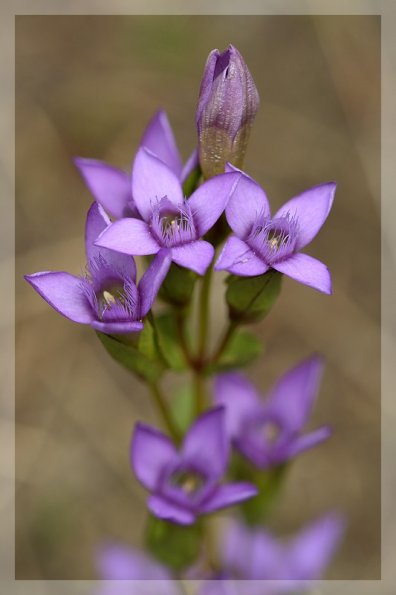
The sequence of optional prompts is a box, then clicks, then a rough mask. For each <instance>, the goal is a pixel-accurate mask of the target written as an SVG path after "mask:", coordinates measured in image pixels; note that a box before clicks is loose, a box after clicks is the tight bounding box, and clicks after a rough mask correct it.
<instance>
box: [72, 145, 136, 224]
mask: <svg viewBox="0 0 396 595" xmlns="http://www.w3.org/2000/svg"><path fill="white" fill-rule="evenodd" d="M74 163H75V165H76V167H77V168H78V170H79V172H80V174H81V175H82V177H83V178H84V181H85V183H86V185H87V186H88V188H89V190H90V192H91V194H92V196H93V197H94V198H95V200H97V201H98V203H99V204H101V205H102V207H103V208H104V209H105V210H106V211H107V212H108V213H109V214H110V215H111V216H112V217H115V218H116V219H121V218H122V217H127V216H129V217H130V216H133V214H134V213H133V211H135V213H136V209H134V207H133V201H132V190H131V179H130V177H129V175H128V174H127V173H125V172H124V171H122V170H121V169H118V168H116V167H112V166H111V165H108V164H107V163H104V162H103V161H97V160H95V159H84V158H82V157H77V158H76V159H74Z"/></svg>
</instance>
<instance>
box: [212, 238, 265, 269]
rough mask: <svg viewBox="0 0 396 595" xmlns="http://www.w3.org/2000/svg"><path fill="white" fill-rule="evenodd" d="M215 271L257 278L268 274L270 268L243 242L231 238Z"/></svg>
mask: <svg viewBox="0 0 396 595" xmlns="http://www.w3.org/2000/svg"><path fill="white" fill-rule="evenodd" d="M214 268H215V271H223V270H226V271H228V272H229V273H233V274H234V275H240V276H242V277H255V276H256V275H262V274H264V273H266V272H267V271H268V269H269V266H268V265H267V264H265V262H263V261H262V260H261V258H259V257H258V256H256V255H255V253H254V252H253V251H252V250H251V249H250V248H249V246H248V245H247V244H246V242H244V241H243V240H240V239H239V238H237V237H236V236H231V237H230V238H228V240H227V241H226V243H225V245H224V248H223V250H222V251H221V253H220V256H219V258H218V259H217V261H216V264H215V267H214Z"/></svg>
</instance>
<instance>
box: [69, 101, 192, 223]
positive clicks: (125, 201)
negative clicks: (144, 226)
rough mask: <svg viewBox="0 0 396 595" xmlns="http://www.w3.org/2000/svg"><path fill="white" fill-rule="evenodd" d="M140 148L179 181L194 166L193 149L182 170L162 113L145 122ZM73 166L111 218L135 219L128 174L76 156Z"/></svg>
mask: <svg viewBox="0 0 396 595" xmlns="http://www.w3.org/2000/svg"><path fill="white" fill-rule="evenodd" d="M140 146H143V147H147V148H148V149H149V150H150V151H152V152H153V153H154V154H155V155H157V157H159V159H161V160H162V161H163V162H164V163H166V164H167V165H168V167H169V168H170V169H171V170H172V171H173V173H174V174H175V175H176V176H177V177H178V178H179V179H180V180H181V181H182V182H183V181H184V180H185V179H186V178H187V177H188V175H189V174H190V173H191V171H192V169H193V168H194V167H196V166H197V165H198V153H197V150H195V151H194V152H193V153H192V155H191V157H190V158H189V159H188V161H187V163H186V165H185V166H184V167H183V164H182V160H181V157H180V153H179V149H178V148H177V144H176V140H175V137H174V134H173V131H172V128H171V125H170V123H169V120H168V117H167V115H166V113H165V112H164V111H163V110H159V111H158V112H157V113H156V114H155V115H154V117H153V118H152V119H151V121H150V122H149V124H148V126H147V128H146V130H145V132H144V134H143V137H142V140H141V141H140ZM74 163H75V165H76V166H77V168H78V170H79V171H80V173H81V175H82V177H83V179H84V181H85V183H86V185H87V186H88V188H89V190H90V192H91V194H92V195H93V197H94V198H95V200H96V201H97V202H98V203H99V204H101V205H102V207H103V208H104V209H105V211H106V212H107V213H108V214H109V215H110V216H111V217H113V218H115V219H121V218H122V217H138V218H139V216H140V215H139V212H138V210H137V209H136V206H135V203H134V200H133V196H132V187H131V176H130V174H129V173H126V172H125V171H123V170H122V169H118V168H116V167H113V166H112V165H109V164H107V163H104V162H103V161H98V160H96V159H86V158H83V157H77V158H76V159H75V160H74Z"/></svg>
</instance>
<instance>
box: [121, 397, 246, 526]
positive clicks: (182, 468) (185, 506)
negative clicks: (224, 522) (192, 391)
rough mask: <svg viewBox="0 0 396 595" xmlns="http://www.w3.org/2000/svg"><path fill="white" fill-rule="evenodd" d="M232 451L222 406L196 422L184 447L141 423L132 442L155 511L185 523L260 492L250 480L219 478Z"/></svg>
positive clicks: (137, 471) (139, 475) (135, 461)
mask: <svg viewBox="0 0 396 595" xmlns="http://www.w3.org/2000/svg"><path fill="white" fill-rule="evenodd" d="M228 456H229V442H228V439H227V436H226V432H225V426H224V409H223V408H222V407H219V408H216V409H212V410H210V411H208V412H206V413H204V414H203V415H202V416H201V417H199V418H198V419H197V420H196V421H195V422H194V424H193V425H192V426H191V428H190V430H189V431H188V433H187V434H186V436H185V439H184V442H183V445H182V447H181V449H180V450H179V451H178V450H177V449H176V447H175V446H174V444H173V443H172V442H171V441H170V440H169V438H167V437H166V436H165V435H164V434H162V433H161V432H159V431H158V430H155V429H154V428H150V427H148V426H145V425H143V424H141V423H138V424H137V426H136V429H135V432H134V435H133V439H132V446H131V464H132V468H133V470H134V472H135V474H136V477H137V478H138V480H139V481H140V482H141V483H142V484H143V486H144V487H145V488H147V489H148V490H149V491H150V492H151V495H150V497H149V499H148V507H149V509H150V511H151V512H152V513H153V514H154V515H155V516H157V517H159V518H161V519H165V520H168V521H172V522H174V523H178V524H180V525H190V524H192V523H194V522H195V520H196V518H197V517H198V516H199V515H201V514H206V513H210V512H214V511H215V510H218V509H220V508H225V507H227V506H231V505H233V504H236V503H238V502H242V501H243V500H246V499H247V498H251V497H252V496H255V495H256V494H257V489H256V487H255V486H253V485H251V484H249V483H243V482H240V483H228V484H223V485H221V484H220V480H221V478H222V476H223V475H224V473H225V471H226V468H227V463H228Z"/></svg>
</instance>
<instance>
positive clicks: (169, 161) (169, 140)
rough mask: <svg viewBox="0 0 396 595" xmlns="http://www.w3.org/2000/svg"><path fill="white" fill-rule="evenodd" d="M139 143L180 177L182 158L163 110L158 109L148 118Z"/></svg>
mask: <svg viewBox="0 0 396 595" xmlns="http://www.w3.org/2000/svg"><path fill="white" fill-rule="evenodd" d="M140 145H141V146H144V147H146V148H147V149H149V150H150V151H151V152H152V153H154V155H157V157H159V158H160V159H161V160H162V161H163V162H164V163H166V165H167V166H168V167H170V169H171V170H172V171H173V172H174V173H175V174H176V175H177V177H178V178H180V177H181V171H182V166H183V164H182V160H181V157H180V153H179V149H178V148H177V144H176V140H175V136H174V134H173V131H172V127H171V125H170V123H169V120H168V116H167V115H166V113H165V111H164V110H158V112H157V113H156V114H155V115H154V117H153V118H152V119H151V120H150V122H149V124H148V126H147V128H146V130H145V132H144V134H143V138H142V140H141V143H140Z"/></svg>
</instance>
